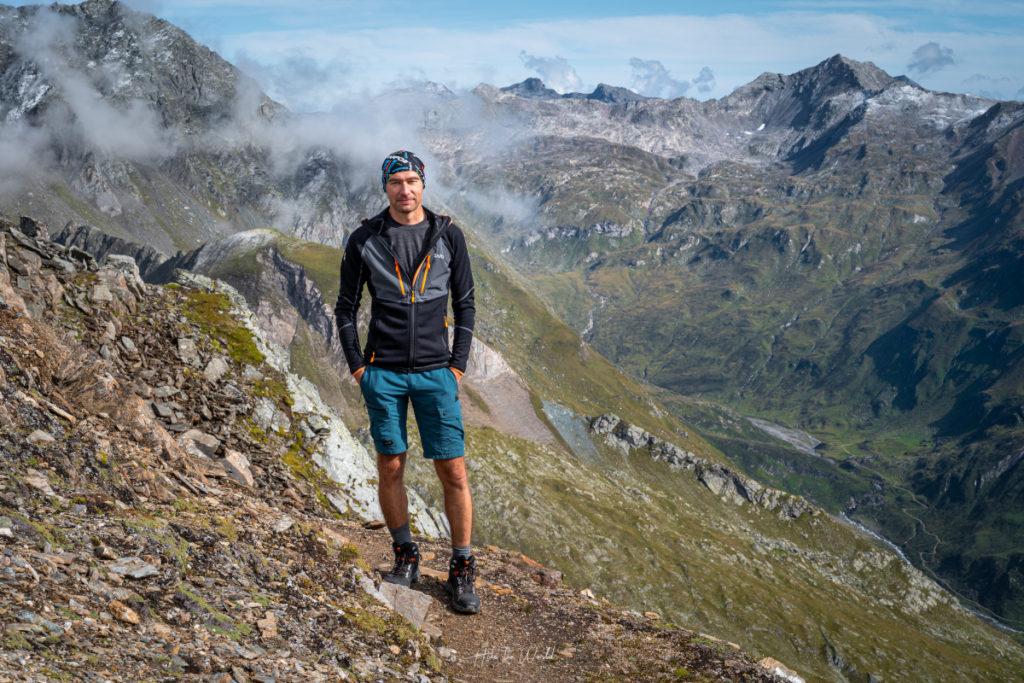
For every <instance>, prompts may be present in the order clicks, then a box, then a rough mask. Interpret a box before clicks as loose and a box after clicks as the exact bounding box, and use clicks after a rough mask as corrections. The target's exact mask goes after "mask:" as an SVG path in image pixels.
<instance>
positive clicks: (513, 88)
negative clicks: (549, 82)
mask: <svg viewBox="0 0 1024 683" xmlns="http://www.w3.org/2000/svg"><path fill="white" fill-rule="evenodd" d="M501 91H502V92H507V93H510V94H512V95H518V96H519V97H525V98H527V99H531V100H556V99H559V98H560V97H561V95H560V94H559V93H558V92H556V91H555V90H552V89H551V88H549V87H547V86H546V85H544V81H542V80H540V79H539V78H527V79H526V80H525V81H521V82H519V83H515V84H513V85H507V86H505V87H504V88H501Z"/></svg>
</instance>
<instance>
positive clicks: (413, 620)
mask: <svg viewBox="0 0 1024 683" xmlns="http://www.w3.org/2000/svg"><path fill="white" fill-rule="evenodd" d="M377 596H378V597H377V599H378V600H380V601H381V602H383V603H384V604H385V605H387V606H388V607H390V608H391V609H393V610H394V611H396V612H398V613H399V614H401V615H402V616H403V617H405V618H406V619H407V620H408V621H409V623H410V624H412V625H413V626H415V627H416V628H420V627H421V626H423V623H424V622H425V621H426V619H427V612H428V611H429V610H430V606H431V605H432V604H433V603H434V599H433V598H431V597H430V596H429V595H427V594H426V593H421V592H419V591H415V590H412V589H411V588H406V587H405V586H399V585H398V584H396V583H387V582H386V581H385V582H382V583H381V584H380V587H379V588H378V589H377Z"/></svg>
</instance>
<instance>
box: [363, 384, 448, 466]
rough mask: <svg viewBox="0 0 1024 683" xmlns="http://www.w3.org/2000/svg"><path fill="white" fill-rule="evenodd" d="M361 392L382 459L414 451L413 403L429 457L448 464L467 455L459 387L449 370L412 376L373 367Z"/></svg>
mask: <svg viewBox="0 0 1024 683" xmlns="http://www.w3.org/2000/svg"><path fill="white" fill-rule="evenodd" d="M359 388H360V389H361V390H362V392H363V400H364V401H366V412H367V413H369V415H370V434H371V435H372V436H373V445H374V446H375V447H376V448H377V452H378V453H380V454H381V455H396V454H398V453H404V452H405V451H406V450H408V448H409V439H408V432H407V431H406V421H407V417H408V410H409V402H410V401H411V402H412V409H413V412H414V413H415V415H416V424H417V425H419V429H420V441H421V442H422V443H423V455H424V456H425V457H427V458H429V459H431V460H447V459H450V458H460V457H462V456H463V455H465V453H466V444H465V442H466V432H465V430H464V429H463V427H462V406H461V405H460V404H459V383H458V380H456V379H455V374H454V373H452V371H451V370H449V369H448V368H438V369H437V370H428V371H427V372H408V373H406V372H395V371H394V370H385V369H384V368H375V367H373V366H372V365H367V366H366V370H365V371H364V372H363V377H362V381H361V382H360V383H359Z"/></svg>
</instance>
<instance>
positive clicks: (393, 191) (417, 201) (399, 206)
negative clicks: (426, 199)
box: [384, 171, 423, 215]
mask: <svg viewBox="0 0 1024 683" xmlns="http://www.w3.org/2000/svg"><path fill="white" fill-rule="evenodd" d="M384 192H385V193H386V194H387V196H388V203H389V204H390V205H391V211H392V212H393V213H396V214H406V215H408V214H412V213H416V212H417V211H419V209H420V206H421V205H422V203H423V181H422V180H420V176H419V174H418V173H416V171H398V172H397V173H392V174H391V175H390V176H389V177H388V182H387V183H386V184H385V185H384Z"/></svg>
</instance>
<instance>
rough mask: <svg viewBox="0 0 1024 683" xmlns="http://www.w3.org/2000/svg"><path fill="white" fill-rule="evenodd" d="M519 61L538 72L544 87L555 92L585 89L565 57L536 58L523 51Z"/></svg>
mask: <svg viewBox="0 0 1024 683" xmlns="http://www.w3.org/2000/svg"><path fill="white" fill-rule="evenodd" d="M519 59H520V60H522V62H523V64H524V65H525V66H526V68H527V69H530V70H531V71H536V72H537V74H539V75H540V79H541V80H542V81H544V85H546V86H548V87H549V88H551V89H553V90H557V91H558V92H560V93H568V92H580V90H582V89H583V80H582V79H580V76H579V74H577V73H576V69H574V68H572V65H571V64H569V62H568V60H566V59H565V58H564V57H535V56H533V55H528V54H526V51H525V50H523V51H521V52H520V53H519Z"/></svg>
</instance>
